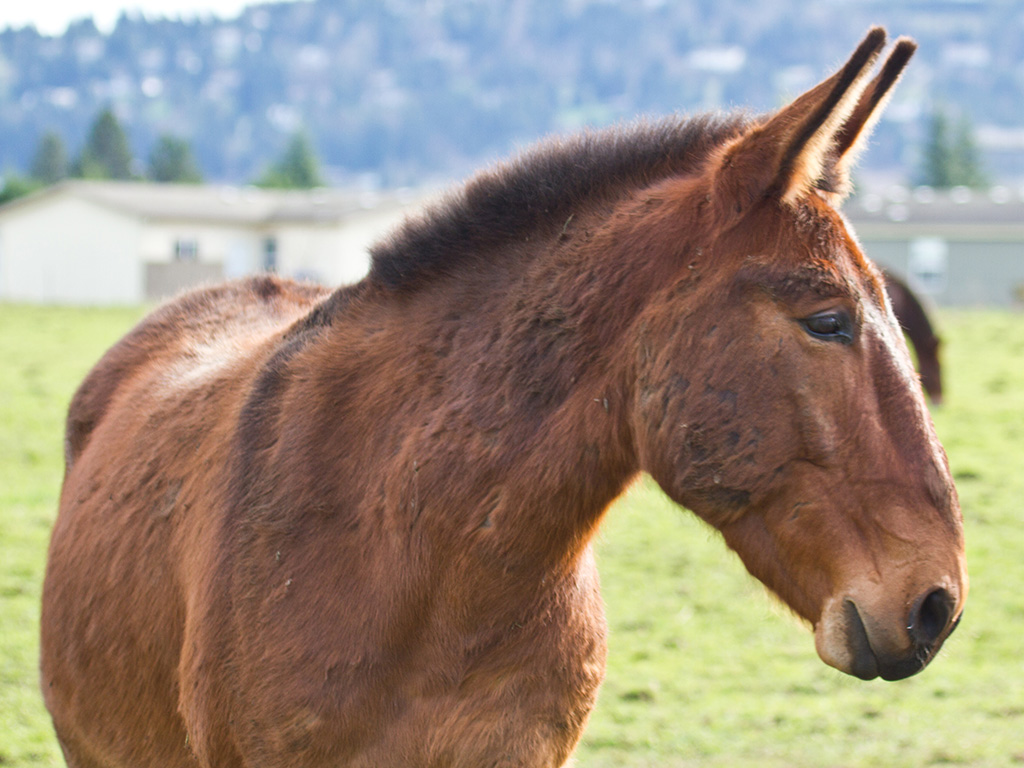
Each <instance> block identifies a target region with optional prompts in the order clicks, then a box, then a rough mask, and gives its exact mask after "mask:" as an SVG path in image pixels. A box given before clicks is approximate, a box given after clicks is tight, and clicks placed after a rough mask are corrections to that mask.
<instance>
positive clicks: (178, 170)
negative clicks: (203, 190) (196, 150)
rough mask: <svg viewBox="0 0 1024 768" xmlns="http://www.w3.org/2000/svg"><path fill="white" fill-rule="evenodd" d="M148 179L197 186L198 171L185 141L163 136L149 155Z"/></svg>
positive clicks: (199, 176) (199, 178) (198, 181)
mask: <svg viewBox="0 0 1024 768" xmlns="http://www.w3.org/2000/svg"><path fill="white" fill-rule="evenodd" d="M147 175H148V177H149V178H150V179H151V180H153V181H157V182H161V183H177V184H199V183H201V182H202V180H203V174H202V173H201V172H200V171H199V166H198V164H197V163H196V159H195V156H194V155H193V154H192V147H191V145H190V144H189V143H188V142H187V141H186V140H185V139H179V138H176V137H174V136H168V135H166V134H165V135H163V136H161V137H160V138H159V139H158V140H157V143H156V146H154V147H153V151H152V152H151V153H150V155H149V172H148V174H147Z"/></svg>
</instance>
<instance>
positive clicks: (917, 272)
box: [907, 237, 949, 297]
mask: <svg viewBox="0 0 1024 768" xmlns="http://www.w3.org/2000/svg"><path fill="white" fill-rule="evenodd" d="M948 260H949V244H948V243H947V242H946V241H945V240H943V239H942V238H940V237H919V238H916V239H914V240H911V241H910V258H909V260H908V264H907V277H908V278H909V280H910V284H911V285H912V286H913V287H914V288H916V289H917V290H919V291H923V292H924V293H926V294H928V295H929V296H932V297H935V296H941V295H942V294H944V293H945V291H946V267H947V262H948Z"/></svg>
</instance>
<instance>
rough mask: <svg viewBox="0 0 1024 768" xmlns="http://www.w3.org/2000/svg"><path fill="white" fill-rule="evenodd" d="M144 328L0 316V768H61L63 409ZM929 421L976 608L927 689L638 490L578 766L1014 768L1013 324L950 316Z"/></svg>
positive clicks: (1020, 406) (1019, 363)
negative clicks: (107, 355)
mask: <svg viewBox="0 0 1024 768" xmlns="http://www.w3.org/2000/svg"><path fill="white" fill-rule="evenodd" d="M139 314H140V310H73V309H49V308H30V307H12V306H3V305H0V361H2V362H0V766H3V768H7V767H8V766H16V767H17V768H28V766H40V765H42V766H47V765H62V761H61V758H60V750H59V748H58V747H57V745H56V741H55V739H54V737H53V735H52V730H51V727H50V723H49V719H48V717H47V715H46V712H45V710H44V709H43V706H42V703H41V699H40V696H39V693H38V689H37V671H36V667H37V661H36V658H37V652H38V651H37V637H36V635H37V624H38V616H39V592H40V583H41V581H42V573H43V564H44V559H45V552H46V542H47V539H48V535H49V528H50V525H51V523H52V521H53V517H54V512H55V507H56V498H57V494H58V490H59V484H60V474H61V440H62V422H63V415H64V409H65V408H66V404H67V401H68V399H69V398H70V396H71V393H72V391H73V390H74V387H75V386H76V385H77V383H78V382H79V381H80V380H81V377H82V376H83V375H84V373H85V372H86V370H87V369H88V368H89V366H90V365H91V364H92V363H93V362H94V361H95V360H96V359H97V358H98V357H99V355H100V354H101V353H102V351H103V349H104V348H105V347H106V346H108V345H109V344H110V343H111V342H112V341H114V340H115V339H116V338H117V337H118V336H119V335H120V334H121V333H123V332H124V331H125V330H126V329H127V328H128V327H129V326H130V325H131V323H132V322H133V321H134V320H135V319H136V318H137V317H138V316H139ZM940 325H941V327H942V331H943V334H944V336H945V338H946V352H945V358H946V367H947V371H948V373H947V392H948V394H947V404H946V406H945V407H943V408H942V409H941V410H940V411H939V412H938V413H937V414H936V423H937V426H938V429H939V433H940V436H941V437H942V439H943V442H944V443H945V445H946V449H947V452H948V453H949V455H950V461H951V464H952V466H953V470H954V474H955V475H956V477H957V483H958V488H959V491H960V497H961V501H962V504H963V508H964V513H965V517H966V520H967V529H968V531H967V535H968V557H969V565H970V570H971V580H972V586H971V596H970V599H969V601H968V607H967V612H966V614H965V617H964V620H963V622H962V623H961V625H960V627H959V629H958V630H957V632H956V633H955V634H954V635H953V636H952V638H951V639H950V640H949V642H948V643H947V644H946V647H945V648H944V649H943V652H942V653H941V654H940V656H939V658H938V659H937V660H936V661H935V662H934V664H933V665H932V666H931V667H929V669H927V670H926V671H925V672H923V673H922V674H921V675H918V676H916V677H914V678H911V679H909V680H905V681H901V682H897V683H885V682H880V681H873V682H869V683H864V682H861V681H858V680H855V679H853V678H850V677H847V676H844V675H842V674H840V673H839V672H836V671H835V670H832V669H831V668H829V667H826V666H825V665H824V664H822V663H821V662H820V661H819V660H818V658H817V655H816V654H815V652H814V644H813V639H812V637H811V634H810V632H809V631H808V630H807V629H806V628H805V627H804V626H802V625H801V624H800V623H799V622H797V621H796V620H795V619H793V618H792V617H791V616H790V615H789V614H788V612H787V611H786V610H784V609H782V608H780V607H778V606H777V605H776V603H775V602H774V601H773V600H772V599H770V598H768V597H766V596H765V594H764V590H763V588H761V587H760V586H759V585H758V584H757V583H756V582H755V581H754V580H753V579H751V578H750V577H749V576H748V575H747V574H746V573H745V572H744V570H743V568H742V566H741V565H740V564H739V562H738V560H737V559H736V558H735V557H734V556H732V555H731V554H729V553H728V552H727V551H726V549H725V547H724V546H723V545H722V543H721V541H720V540H719V537H718V536H717V534H715V533H713V532H711V531H710V530H709V529H708V528H707V527H706V526H704V525H703V524H701V523H699V522H698V521H697V520H696V519H695V518H694V517H693V516H692V515H690V514H689V513H686V512H681V511H679V510H678V509H676V508H674V507H673V506H672V505H671V503H670V502H668V501H667V500H665V499H664V497H662V496H661V495H660V494H659V493H658V492H657V491H656V490H655V489H653V488H652V487H651V485H650V484H649V483H641V484H639V485H637V486H636V487H635V488H633V489H631V490H630V491H629V492H628V493H627V494H626V496H625V497H624V498H623V500H622V501H621V502H620V503H619V504H618V505H617V506H616V508H615V509H613V510H611V512H610V513H609V515H608V520H607V523H606V524H605V526H604V527H603V528H602V531H601V534H600V546H599V558H600V563H601V572H602V581H603V585H604V592H605V597H606V601H607V604H608V616H609V622H610V624H611V638H610V649H609V671H608V679H607V681H606V682H605V685H604V687H603V688H602V691H601V697H600V701H599V704H598V708H597V710H596V711H595V713H594V715H593V717H592V718H591V722H590V725H589V727H588V729H587V732H586V735H585V737H584V740H583V742H582V744H581V746H580V749H579V750H578V753H577V757H576V761H577V765H578V766H579V768H599V767H600V768H604V767H605V766H617V767H619V766H627V767H628V766H698V765H699V766H729V767H730V768H742V767H743V766H751V767H753V766H758V768H765V767H767V768H773V767H778V768H782V766H786V767H787V768H794V767H796V768H799V767H800V766H807V767H812V766H813V767H814V768H822V767H825V768H828V767H835V768H840V767H842V768H854V767H855V766H865V767H867V766H871V768H884V767H885V766H900V767H901V768H902V767H904V766H931V765H961V766H1019V765H1024V524H1022V519H1024V514H1022V512H1021V502H1022V500H1024V315H1021V314H1010V313H995V312H985V313H982V312H957V313H952V312H946V313H943V314H942V315H941V316H940Z"/></svg>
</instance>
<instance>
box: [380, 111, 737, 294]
mask: <svg viewBox="0 0 1024 768" xmlns="http://www.w3.org/2000/svg"><path fill="white" fill-rule="evenodd" d="M747 122H748V121H747V118H745V117H742V116H738V115H731V116H721V115H702V116H699V117H694V118H681V117H671V118H666V119H663V120H659V121H657V122H647V121H642V122H638V123H633V124H630V125H626V126H619V127H616V128H610V129H604V130H599V131H588V132H585V133H582V134H579V135H576V136H571V137H568V138H553V139H548V140H546V141H544V142H542V143H541V144H540V145H538V146H537V147H535V148H533V149H530V150H528V151H527V152H526V153H524V154H523V155H522V156H520V157H518V158H516V159H513V160H511V161H509V162H506V163H502V164H500V165H498V166H497V167H495V168H493V169H491V170H488V171H484V172H482V173H480V174H478V175H476V176H474V177H473V178H471V179H470V180H469V181H468V182H467V183H466V184H465V185H464V186H463V187H461V188H460V189H458V190H456V191H455V192H453V193H451V194H449V195H448V196H447V197H446V198H445V199H444V200H442V201H441V202H440V203H438V204H437V205H435V206H434V207H433V208H429V209H428V210H427V211H426V212H425V213H424V214H423V215H422V216H420V217H418V218H414V219H411V220H409V221H407V222H406V223H405V224H403V225H402V226H401V227H400V228H399V229H398V230H397V231H396V232H395V233H394V234H392V235H391V236H390V237H389V238H387V239H386V240H384V241H382V242H380V243H378V244H377V245H375V246H374V247H373V248H372V249H371V255H372V262H371V267H370V280H371V281H373V282H376V283H379V284H383V285H386V286H387V287H389V288H393V289H399V288H413V287H415V286H416V285H419V284H421V283H422V282H423V281H425V280H428V279H430V278H432V277H435V276H439V275H446V274H451V273H453V272H455V271H457V270H458V269H460V268H461V267H463V266H464V265H465V264H467V263H469V262H472V261H473V260H475V259H477V258H486V256H484V254H487V253H488V252H489V251H490V250H491V249H493V248H495V247H496V246H500V245H501V244H502V243H509V242H515V241H516V240H517V239H522V238H524V237H526V236H539V235H540V234H542V233H550V232H551V230H552V229H556V228H557V229H560V228H562V227H563V226H565V223H566V220H567V218H568V217H569V216H570V215H571V214H572V212H573V211H574V210H576V208H577V206H579V205H580V203H581V202H584V201H586V200H594V199H601V198H608V197H611V196H613V195H615V196H617V195H618V194H624V193H626V192H627V191H629V190H632V189H635V188H636V187H638V186H646V185H649V184H651V183H654V182H656V181H658V180H660V179H663V178H666V177H668V176H670V175H674V174H682V173H685V172H687V171H690V170H692V169H694V168H696V167H698V166H699V165H700V163H701V162H703V160H704V159H705V158H706V157H707V155H708V153H709V152H710V150H711V149H713V148H714V147H716V146H718V145H720V144H721V143H722V142H724V141H726V140H727V139H728V138H730V137H732V136H734V135H736V134H737V133H738V132H739V131H740V130H741V129H742V128H743V126H744V125H745V124H746V123H747Z"/></svg>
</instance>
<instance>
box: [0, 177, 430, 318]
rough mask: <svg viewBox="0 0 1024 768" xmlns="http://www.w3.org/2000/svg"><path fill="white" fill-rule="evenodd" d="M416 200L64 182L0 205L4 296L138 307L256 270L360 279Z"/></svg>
mask: <svg viewBox="0 0 1024 768" xmlns="http://www.w3.org/2000/svg"><path fill="white" fill-rule="evenodd" d="M413 202H414V201H413V199H412V196H407V195H391V196H382V195H375V194H357V193H352V192H342V191H339V190H331V189H318V190H312V191H295V190H287V191H284V190H266V189H257V188H250V187H246V188H238V187H215V186H195V185H173V184H147V183H137V182H112V181H65V182H62V183H60V184H57V185H55V186H53V187H50V188H48V189H45V190H42V191H40V192H38V193H36V194H33V195H29V196H27V197H24V198H21V199H18V200H15V201H13V202H11V203H8V204H7V205H4V206H2V207H0V300H6V301H23V302H36V303H67V304H138V303H141V302H143V301H148V300H153V299H159V298H163V297H165V296H168V295H172V294H173V293H175V292H177V291H179V290H181V289H182V288H186V287H189V286H192V285H196V284H199V283H203V282H211V281H218V280H223V279H227V278H232V277H239V276H242V275H246V274H251V273H254V272H260V271H272V272H277V273H279V274H282V275H286V276H290V277H299V278H307V279H311V280H316V281H319V282H322V283H324V284H327V285H338V284H342V283H348V282H354V281H356V280H358V279H359V278H360V277H362V276H363V274H364V273H365V272H366V269H367V267H368V263H369V259H368V254H367V248H368V246H369V245H370V244H372V243H373V242H374V241H375V240H377V239H378V238H379V237H380V236H382V235H383V234H384V233H386V232H387V231H388V230H389V229H391V228H392V227H394V226H395V225H397V224H398V222H399V221H401V219H402V217H403V216H404V215H405V212H406V211H407V210H408V209H409V208H410V207H411V205H412V203H413Z"/></svg>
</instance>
